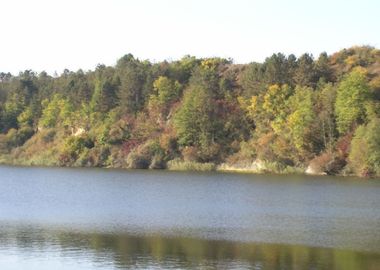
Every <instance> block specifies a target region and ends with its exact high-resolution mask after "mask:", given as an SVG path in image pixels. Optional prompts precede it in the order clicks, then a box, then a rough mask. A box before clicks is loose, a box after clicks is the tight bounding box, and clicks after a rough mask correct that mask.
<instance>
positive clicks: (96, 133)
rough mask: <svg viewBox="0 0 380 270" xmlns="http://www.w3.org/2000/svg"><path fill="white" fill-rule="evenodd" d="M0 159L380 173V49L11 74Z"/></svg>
mask: <svg viewBox="0 0 380 270" xmlns="http://www.w3.org/2000/svg"><path fill="white" fill-rule="evenodd" d="M0 131H1V134H0V161H1V162H2V163H6V164H18V165H46V166H86V167H95V166H96V167H112V168H150V169H162V168H169V169H189V170H191V169H193V170H209V169H210V170H211V169H215V168H219V169H226V170H241V171H263V172H276V173H291V172H304V171H307V172H310V173H317V174H343V175H349V174H354V175H360V176H380V50H378V49H376V48H373V47H369V46H362V47H352V48H349V49H344V50H342V51H339V52H337V53H334V54H332V55H327V54H326V53H322V54H321V55H319V56H318V57H317V58H314V57H313V56H312V55H309V54H303V55H301V56H300V57H298V58H297V57H295V56H294V55H288V56H286V55H284V54H281V53H277V54H273V55H272V56H270V57H268V58H267V59H266V60H265V61H264V63H250V64H245V65H241V64H239V65H238V64H234V63H233V62H232V61H231V60H230V59H221V58H207V59H197V58H195V57H191V56H185V57H183V58H182V59H181V60H178V61H172V62H166V61H164V62H160V63H151V62H149V61H141V60H139V59H137V58H135V57H134V56H132V55H131V54H128V55H125V56H123V57H122V58H120V59H119V60H118V61H117V64H116V65H115V66H104V65H98V66H97V67H96V69H95V70H94V71H86V72H84V71H82V70H79V71H76V72H73V71H69V70H65V71H64V72H63V73H62V74H61V75H59V76H58V75H57V76H50V75H48V74H47V73H45V72H41V73H39V74H37V73H35V72H33V71H31V70H26V71H24V72H21V73H20V74H19V75H16V76H14V75H12V74H9V73H0Z"/></svg>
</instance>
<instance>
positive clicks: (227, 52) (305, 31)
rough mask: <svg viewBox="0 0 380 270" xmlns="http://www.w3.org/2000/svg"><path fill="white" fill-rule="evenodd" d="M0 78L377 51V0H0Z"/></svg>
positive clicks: (379, 24)
mask: <svg viewBox="0 0 380 270" xmlns="http://www.w3.org/2000/svg"><path fill="white" fill-rule="evenodd" d="M0 25H1V30H0V35H1V38H0V52H1V54H0V72H8V71H9V72H12V73H13V74H17V73H18V72H19V71H20V70H25V69H33V70H35V71H38V72H39V71H42V70H46V71H48V72H49V73H53V72H54V71H57V72H58V73H60V72H62V70H63V69H64V68H68V69H70V70H74V71H75V70H77V69H79V68H82V69H84V70H88V69H94V68H95V67H96V65H97V64H98V63H104V64H107V65H113V64H115V62H116V60H117V59H118V58H120V57H121V56H123V55H124V54H126V53H132V54H133V55H134V56H136V57H138V58H139V59H149V60H152V61H162V60H164V59H168V60H176V59H179V58H181V57H182V56H184V55H186V54H190V55H195V56H198V57H206V56H220V57H231V58H233V59H234V60H235V62H236V63H248V62H252V61H263V60H264V59H265V57H267V56H270V55H271V54H272V53H274V52H283V53H286V54H289V53H294V54H296V55H297V56H298V55H300V54H301V53H304V52H309V53H313V55H314V56H318V54H319V53H320V52H322V51H327V52H328V53H332V52H335V51H337V50H340V49H342V48H345V47H350V46H352V45H363V44H365V45H371V46H376V47H380V1H378V0H357V1H350V0H318V1H317V0H315V1H307V0H286V1H285V0H283V1H280V0H278V1H275V0H272V1H269V0H261V1H258V0H257V1H256V0H191V1H190V0H188V1H185V0H134V1H132V0H124V1H123V0H103V1H101V0H24V1H22V0H0Z"/></svg>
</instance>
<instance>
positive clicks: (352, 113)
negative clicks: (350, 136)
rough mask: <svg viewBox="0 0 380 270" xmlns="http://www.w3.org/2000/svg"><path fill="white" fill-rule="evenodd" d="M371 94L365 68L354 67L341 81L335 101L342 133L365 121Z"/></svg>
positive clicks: (338, 126)
mask: <svg viewBox="0 0 380 270" xmlns="http://www.w3.org/2000/svg"><path fill="white" fill-rule="evenodd" d="M369 94H370V89H369V86H368V84H367V79H366V75H365V70H364V69H362V68H357V69H354V70H353V71H352V72H350V73H349V74H347V75H346V76H344V78H343V79H342V81H341V82H340V83H339V86H338V91H337V97H336V103H335V114H336V122H337V129H338V131H339V133H340V134H345V133H346V132H348V131H350V130H351V128H352V127H353V126H354V125H356V124H360V123H363V122H364V121H365V118H366V109H365V107H366V102H367V101H368V98H369Z"/></svg>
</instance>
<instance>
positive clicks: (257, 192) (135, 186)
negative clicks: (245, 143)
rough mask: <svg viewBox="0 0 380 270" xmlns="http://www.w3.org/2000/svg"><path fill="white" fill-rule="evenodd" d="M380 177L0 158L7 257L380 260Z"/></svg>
mask: <svg viewBox="0 0 380 270" xmlns="http://www.w3.org/2000/svg"><path fill="white" fill-rule="evenodd" d="M379 228H380V181H379V180H362V179H356V178H337V177H305V176H264V175H244V174H243V175H242V174H223V173H176V172H165V171H116V170H104V169H48V168H15V167H0V268H1V269H26V268H27V269H119V268H121V269H124V268H127V269H147V268H149V269H168V268H173V269H178V268H179V269H192V268H202V269H378V268H379V265H380V230H379Z"/></svg>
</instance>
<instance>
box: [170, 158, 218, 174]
mask: <svg viewBox="0 0 380 270" xmlns="http://www.w3.org/2000/svg"><path fill="white" fill-rule="evenodd" d="M167 167H168V169H169V170H173V171H214V170H215V169H216V165H215V164H214V163H200V162H195V161H182V160H180V159H173V160H170V161H169V162H168V163H167Z"/></svg>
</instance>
